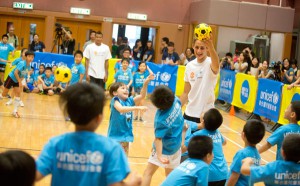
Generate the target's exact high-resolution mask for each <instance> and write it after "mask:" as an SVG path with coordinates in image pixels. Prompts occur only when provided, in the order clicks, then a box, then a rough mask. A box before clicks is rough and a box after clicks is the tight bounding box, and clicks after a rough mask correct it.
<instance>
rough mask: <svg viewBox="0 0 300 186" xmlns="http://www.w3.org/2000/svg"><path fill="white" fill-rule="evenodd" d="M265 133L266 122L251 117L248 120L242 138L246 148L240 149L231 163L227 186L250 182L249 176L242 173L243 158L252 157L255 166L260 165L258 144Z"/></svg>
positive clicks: (242, 184)
mask: <svg viewBox="0 0 300 186" xmlns="http://www.w3.org/2000/svg"><path fill="white" fill-rule="evenodd" d="M264 135H265V127H264V124H263V123H262V122H261V121H259V120H256V119H251V120H248V121H247V122H246V124H245V125H244V128H243V132H242V139H243V141H244V143H245V148H243V149H241V150H239V151H238V152H237V153H236V154H235V156H234V158H233V161H232V163H231V166H230V172H229V179H228V180H227V184H226V185H227V186H234V185H236V186H244V185H248V183H249V176H244V175H242V174H241V166H242V160H243V159H245V158H247V157H250V158H252V160H253V162H254V165H255V166H260V160H261V158H260V155H259V153H258V151H257V149H256V144H258V143H259V142H260V141H261V140H262V139H263V137H264Z"/></svg>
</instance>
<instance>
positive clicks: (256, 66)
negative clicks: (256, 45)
mask: <svg viewBox="0 0 300 186" xmlns="http://www.w3.org/2000/svg"><path fill="white" fill-rule="evenodd" d="M254 59H256V60H257V64H256V65H255V66H254V65H253V64H252V62H251V67H254V68H258V67H259V58H258V57H253V58H252V61H253V60H254Z"/></svg>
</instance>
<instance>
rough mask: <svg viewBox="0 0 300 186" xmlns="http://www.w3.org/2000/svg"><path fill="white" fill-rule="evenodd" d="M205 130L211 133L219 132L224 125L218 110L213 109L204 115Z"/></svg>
mask: <svg viewBox="0 0 300 186" xmlns="http://www.w3.org/2000/svg"><path fill="white" fill-rule="evenodd" d="M203 119H204V128H205V129H206V130H209V131H215V130H217V129H218V128H219V127H220V126H221V124H222V123H223V116H222V114H221V113H220V112H219V111H218V109H215V108H211V109H209V110H208V111H207V112H205V113H204V116H203Z"/></svg>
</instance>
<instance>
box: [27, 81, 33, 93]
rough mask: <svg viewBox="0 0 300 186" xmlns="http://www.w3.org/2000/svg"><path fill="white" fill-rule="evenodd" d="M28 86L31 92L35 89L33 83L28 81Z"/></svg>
mask: <svg viewBox="0 0 300 186" xmlns="http://www.w3.org/2000/svg"><path fill="white" fill-rule="evenodd" d="M27 87H28V88H29V90H30V92H31V91H33V89H34V86H33V84H29V83H27Z"/></svg>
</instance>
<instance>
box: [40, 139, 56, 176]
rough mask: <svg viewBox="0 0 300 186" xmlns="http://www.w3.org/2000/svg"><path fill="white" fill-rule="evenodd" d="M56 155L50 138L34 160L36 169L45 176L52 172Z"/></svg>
mask: <svg viewBox="0 0 300 186" xmlns="http://www.w3.org/2000/svg"><path fill="white" fill-rule="evenodd" d="M55 157H56V154H55V150H54V146H53V145H52V141H51V140H50V141H49V142H48V143H47V144H46V145H45V147H44V149H43V151H42V152H41V154H40V156H39V157H38V159H37V160H36V169H37V170H38V171H39V172H40V173H41V174H42V175H43V176H46V175H48V174H50V173H51V172H52V167H53V162H54V158H55Z"/></svg>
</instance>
